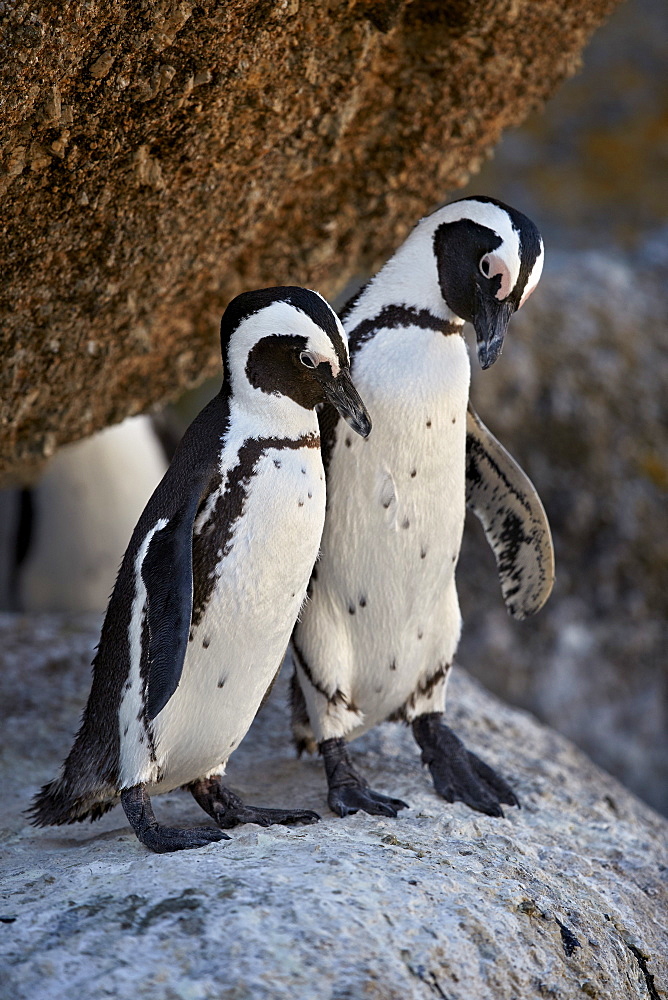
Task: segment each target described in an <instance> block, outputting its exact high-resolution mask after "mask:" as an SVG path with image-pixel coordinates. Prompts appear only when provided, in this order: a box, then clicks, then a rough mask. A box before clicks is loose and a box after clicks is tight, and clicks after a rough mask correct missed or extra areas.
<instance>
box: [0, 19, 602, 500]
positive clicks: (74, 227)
mask: <svg viewBox="0 0 668 1000" xmlns="http://www.w3.org/2000/svg"><path fill="white" fill-rule="evenodd" d="M614 5H615V0H503V2H497V0H484V2H480V0H448V2H443V0H413V2H410V3H409V2H405V0H382V2H380V3H369V2H366V0H352V2H350V3H339V4H320V3H304V2H301V3H300V2H299V0H281V2H276V3H267V2H265V0H235V2H230V3H224V4H220V3H213V2H211V0H205V2H203V3H200V4H198V5H194V4H193V3H191V2H189V0H160V2H158V0H147V2H144V3H142V4H141V5H137V4H132V3H128V2H120V3H114V4H105V3H100V2H98V0H93V2H89V0H85V2H84V0H75V2H72V3H67V4H64V5H63V4H61V3H51V2H47V3H44V2H43V0H25V2H22V3H2V4H0V19H1V20H2V24H1V28H2V30H1V31H0V73H1V78H0V122H1V123H2V131H1V132H0V163H1V173H0V205H1V207H2V212H1V221H0V237H1V239H2V244H3V260H2V268H1V272H2V282H1V284H2V288H1V292H2V302H1V304H0V308H1V309H2V326H3V337H4V341H3V361H4V363H3V366H2V372H1V373H0V386H1V389H0V399H1V404H0V432H1V441H2V447H1V449H0V454H1V462H0V473H1V474H3V475H4V477H5V481H6V482H7V481H10V480H12V479H13V480H14V481H16V480H17V479H23V480H25V479H26V477H27V476H28V475H29V473H30V471H31V469H32V470H35V469H36V468H37V467H38V466H39V465H40V463H41V462H42V461H43V459H44V458H45V457H47V456H49V455H51V454H52V453H53V452H54V450H55V449H56V448H57V446H58V445H60V444H62V443H65V442H67V441H71V440H73V439H76V438H79V437H83V436H86V435H88V434H90V433H91V432H92V431H94V430H96V429H99V428H101V427H103V426H106V425H107V424H109V423H112V422H115V421H118V420H120V419H122V418H123V417H124V416H126V415H128V414H134V413H137V412H138V411H140V410H142V409H144V408H145V407H146V406H147V405H149V404H150V403H152V402H156V401H158V400H161V399H164V398H165V397H166V396H167V395H169V394H174V393H176V392H177V391H178V390H179V389H180V388H182V387H183V386H186V385H188V384H190V383H192V382H193V381H197V380H199V379H201V378H202V377H203V376H204V375H205V374H207V373H210V372H212V371H214V370H216V368H217V366H218V364H219V359H218V346H217V338H216V331H217V324H218V321H219V317H220V313H221V311H222V309H223V307H224V305H225V303H226V302H227V300H228V299H229V298H230V297H231V296H232V295H233V294H234V293H236V292H238V291H240V290H242V289H243V288H246V287H249V286H257V285H267V284H276V283H280V282H294V283H305V284H309V285H312V286H315V287H319V288H320V289H321V290H322V291H323V292H324V293H326V294H328V295H330V296H331V295H333V294H334V293H335V292H336V291H337V289H339V288H341V287H342V286H343V285H344V283H345V281H346V280H347V279H348V277H349V276H350V275H351V274H355V273H362V272H363V271H364V270H365V269H367V268H372V267H374V266H376V265H377V264H379V263H381V261H382V260H383V259H384V258H385V256H386V255H387V253H388V251H389V250H390V249H392V248H393V247H394V246H395V245H396V243H397V242H398V241H399V240H400V238H401V237H402V236H403V235H404V234H405V233H406V231H407V229H408V228H409V227H410V226H412V225H413V224H414V222H415V220H416V218H419V216H420V215H421V214H423V213H424V212H425V211H426V210H428V209H430V208H431V207H433V205H434V203H436V202H438V201H440V200H442V199H443V198H444V197H445V195H446V193H447V192H448V191H451V190H452V189H453V188H456V187H458V186H459V185H461V184H462V183H464V181H465V180H466V177H467V176H468V174H469V172H470V171H471V170H472V169H475V168H476V167H477V166H478V164H479V163H480V161H481V158H482V157H483V156H484V154H485V153H486V152H487V151H488V150H489V149H490V148H491V147H492V146H493V145H494V144H495V143H496V142H497V140H498V138H499V136H500V134H501V132H502V130H503V129H504V128H506V127H508V126H510V125H515V124H517V123H519V122H520V121H521V120H522V119H523V118H524V117H525V116H526V114H527V113H528V112H529V110H531V109H532V108H536V107H538V106H540V105H541V104H542V102H543V101H544V100H545V99H546V97H548V96H549V95H550V94H551V93H552V91H553V90H554V89H555V87H556V85H557V84H558V83H559V81H561V80H562V79H563V78H564V77H565V76H567V75H568V74H570V73H572V72H573V71H574V70H575V69H576V67H577V65H578V60H579V53H580V51H581V49H582V48H583V46H584V45H585V43H586V41H587V39H588V37H589V35H590V34H591V32H592V31H593V29H594V28H595V27H596V26H597V25H598V24H599V23H600V22H601V20H602V19H603V18H604V17H605V15H606V14H607V13H608V12H609V11H610V10H611V9H612V7H613V6H614Z"/></svg>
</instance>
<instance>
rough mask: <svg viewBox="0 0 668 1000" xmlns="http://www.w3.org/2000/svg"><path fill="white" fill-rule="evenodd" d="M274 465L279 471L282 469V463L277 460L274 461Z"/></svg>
mask: <svg viewBox="0 0 668 1000" xmlns="http://www.w3.org/2000/svg"><path fill="white" fill-rule="evenodd" d="M274 465H275V466H276V468H277V469H280V467H281V463H280V461H279V460H278V459H277V458H275V459H274Z"/></svg>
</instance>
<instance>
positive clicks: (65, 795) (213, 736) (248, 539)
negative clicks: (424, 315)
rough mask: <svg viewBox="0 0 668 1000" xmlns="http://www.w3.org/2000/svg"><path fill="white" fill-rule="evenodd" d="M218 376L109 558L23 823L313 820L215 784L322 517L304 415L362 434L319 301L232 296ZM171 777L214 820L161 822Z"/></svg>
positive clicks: (359, 409) (189, 839)
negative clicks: (86, 670)
mask: <svg viewBox="0 0 668 1000" xmlns="http://www.w3.org/2000/svg"><path fill="white" fill-rule="evenodd" d="M221 346H222V353H223V363H224V372H225V378H224V382H223V386H222V389H221V391H220V393H219V394H218V395H217V396H216V397H215V398H214V399H213V400H212V401H211V402H210V403H209V404H208V406H206V407H205V408H204V410H202V412H201V413H200V414H199V416H198V417H197V418H196V419H195V421H194V422H193V423H192V425H191V426H190V428H189V429H188V430H187V431H186V434H185V435H184V437H183V440H182V441H181V444H180V445H179V447H178V449H177V451H176V453H175V455H174V458H173V460H172V463H171V465H170V467H169V469H168V470H167V472H166V474H165V476H164V477H163V479H162V481H161V482H160V484H159V485H158V487H157V488H156V490H155V492H154V493H153V495H152V497H151V498H150V500H149V502H148V504H147V506H146V508H145V510H144V512H143V514H142V515H141V517H140V519H139V522H138V524H137V526H136V528H135V530H134V533H133V535H132V538H131V540H130V544H129V546H128V549H127V551H126V553H125V556H124V558H123V562H122V564H121V568H120V571H119V574H118V578H117V580H116V585H115V587H114V590H113V593H112V596H111V599H110V601H109V606H108V609H107V613H106V617H105V620H104V624H103V626H102V634H101V638H100V642H99V646H98V649H97V653H96V656H95V659H94V662H93V684H92V690H91V693H90V697H89V699H88V703H87V706H86V709H85V711H84V715H83V720H82V725H81V728H80V730H79V732H78V734H77V736H76V739H75V742H74V745H73V747H72V750H71V751H70V754H69V756H68V757H67V759H66V761H65V763H64V765H63V768H62V772H61V775H60V777H58V778H56V779H55V780H54V781H52V782H50V783H49V784H47V785H45V786H44V787H43V788H42V790H41V792H40V793H39V794H38V795H37V796H36V797H35V799H34V802H33V805H32V809H31V813H32V821H33V823H34V824H35V825H37V826H47V825H58V824H63V823H74V822H77V821H79V820H84V819H91V820H94V819H97V818H98V817H100V816H102V815H103V814H104V813H105V812H106V811H107V810H108V809H111V807H112V806H113V805H114V804H115V803H116V802H117V801H118V800H119V799H120V801H121V804H122V806H123V809H124V810H125V813H126V816H127V818H128V820H129V821H130V824H131V826H132V828H133V829H134V831H135V833H136V835H137V837H138V838H139V840H140V841H141V842H142V843H143V844H145V845H146V847H148V848H150V849H151V850H153V851H156V852H158V853H164V852H169V851H178V850H184V849H188V848H195V847H201V846H204V845H205V844H208V843H211V842H212V841H217V840H221V839H227V835H226V834H225V833H224V832H223V831H224V830H225V829H227V828H229V827H232V826H235V825H236V824H237V823H259V824H261V825H263V826H267V825H269V824H273V823H299V822H302V823H311V822H315V821H316V820H317V819H318V816H317V815H316V814H315V813H313V812H310V811H305V810H277V809H263V808H257V807H251V806H247V805H245V804H244V803H243V802H242V801H241V800H240V799H239V797H238V796H236V795H234V794H233V793H232V792H231V791H230V790H229V789H227V788H226V787H225V785H224V784H223V780H222V778H223V774H224V771H225V764H226V762H227V760H228V758H229V756H230V754H231V753H232V752H233V751H234V749H235V748H236V747H237V746H238V745H239V743H240V742H241V740H242V739H243V737H244V736H245V734H246V732H247V731H248V728H249V727H250V724H251V722H252V721H253V718H254V717H255V715H256V713H257V711H258V708H259V706H260V704H261V702H262V699H263V698H264V696H265V695H266V693H267V691H268V689H269V688H270V686H271V684H272V682H273V680H274V677H275V676H276V673H277V671H278V669H279V667H280V664H281V660H282V658H283V655H284V653H285V649H286V647H287V645H288V642H289V639H290V633H291V630H292V627H293V625H294V622H295V619H296V617H297V615H298V613H299V610H300V608H301V606H302V604H303V601H304V598H305V595H306V588H307V584H308V580H309V576H310V574H311V570H312V568H313V564H314V562H315V559H316V556H317V553H318V547H319V544H320V539H321V535H322V529H323V522H324V516H325V481H324V471H323V464H322V459H321V454H320V437H319V429H318V421H317V417H316V413H315V409H314V408H315V407H316V406H317V405H318V404H321V403H324V402H326V401H327V402H328V403H329V404H330V405H333V406H334V407H335V411H336V412H337V413H339V414H341V415H342V416H343V417H344V419H345V420H346V421H348V425H350V427H351V428H352V429H353V431H357V432H358V433H359V434H362V435H367V434H368V433H369V431H370V428H371V424H370V421H369V417H368V414H367V412H366V410H365V407H364V404H363V403H362V401H361V399H360V397H359V395H358V394H357V392H356V391H355V389H354V387H353V384H352V382H351V379H350V369H349V356H348V348H347V338H346V335H345V333H344V331H343V328H342V326H341V323H340V321H339V320H338V318H337V316H336V314H335V313H334V312H333V311H332V310H331V309H330V307H329V305H328V304H327V303H326V302H325V300H324V299H323V298H321V296H319V295H318V294H317V293H315V292H312V291H307V290H305V289H302V288H296V287H280V288H268V289H264V290H261V291H256V292H248V293H245V294H242V295H240V296H238V297H237V298H236V299H234V300H233V301H232V302H231V303H230V305H229V306H228V307H227V309H226V311H225V314H224V316H223V319H222V323H221ZM178 786H186V787H187V788H188V789H189V790H190V791H191V792H192V795H193V796H194V798H195V800H196V801H197V802H198V803H199V804H200V805H201V806H202V808H203V809H204V810H205V811H206V812H207V813H208V814H209V815H210V816H211V818H212V819H213V820H214V822H215V824H216V826H215V827H211V826H208V827H200V828H196V829H176V828H170V827H165V826H163V825H161V824H159V823H158V822H157V820H156V818H155V816H154V814H153V810H152V806H151V798H150V797H151V796H152V795H154V794H158V793H160V792H167V791H169V790H170V789H173V788H176V787H178Z"/></svg>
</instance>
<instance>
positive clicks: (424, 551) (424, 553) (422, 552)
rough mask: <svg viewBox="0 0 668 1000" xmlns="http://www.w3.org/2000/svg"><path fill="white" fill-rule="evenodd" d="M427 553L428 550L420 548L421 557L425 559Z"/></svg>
mask: <svg viewBox="0 0 668 1000" xmlns="http://www.w3.org/2000/svg"><path fill="white" fill-rule="evenodd" d="M426 555H427V550H426V549H420V559H424V558H425V556H426Z"/></svg>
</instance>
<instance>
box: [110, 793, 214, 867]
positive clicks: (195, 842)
mask: <svg viewBox="0 0 668 1000" xmlns="http://www.w3.org/2000/svg"><path fill="white" fill-rule="evenodd" d="M121 805H122V806H123V810H124V812H125V815H126V816H127V818H128V820H129V822H130V826H131V827H132V829H133V830H134V832H135V833H136V835H137V838H138V839H139V840H140V841H141V843H142V844H143V845H144V846H145V847H148V849H149V850H150V851H154V852H155V853H156V854H170V853H171V852H172V851H190V850H193V849H194V848H196V847H206V845H207V844H213V843H215V842H216V841H218V840H229V839H230V838H229V837H228V836H227V834H226V833H223V832H222V830H214V828H213V827H211V826H197V827H194V828H193V829H190V830H180V829H178V828H177V827H174V826H161V825H160V824H159V823H158V821H157V819H156V818H155V814H154V812H153V807H152V805H151V799H150V798H149V796H148V794H147V792H146V789H145V787H144V785H135V786H134V788H126V789H124V791H122V792H121Z"/></svg>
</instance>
